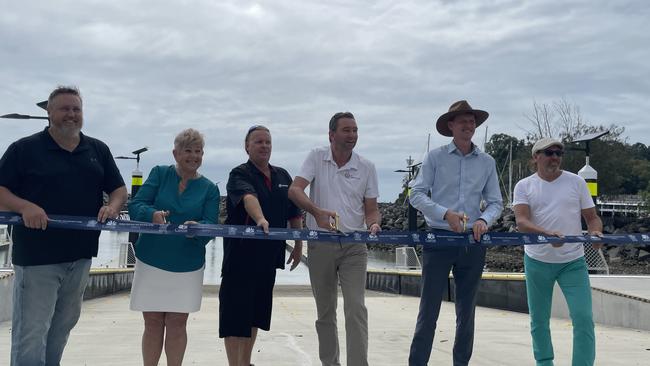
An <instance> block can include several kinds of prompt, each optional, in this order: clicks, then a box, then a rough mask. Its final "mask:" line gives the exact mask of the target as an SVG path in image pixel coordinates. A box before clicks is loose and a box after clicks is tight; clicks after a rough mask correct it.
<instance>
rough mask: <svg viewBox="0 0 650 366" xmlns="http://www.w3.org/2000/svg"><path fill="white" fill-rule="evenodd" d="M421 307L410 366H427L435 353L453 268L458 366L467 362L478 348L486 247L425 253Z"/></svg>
mask: <svg viewBox="0 0 650 366" xmlns="http://www.w3.org/2000/svg"><path fill="white" fill-rule="evenodd" d="M422 262H423V264H422V295H421V297H420V311H419V313H418V319H417V323H416V325H415V334H414V335H413V341H412V342H411V351H410V354H409V366H426V365H427V363H428V362H429V357H430V356H431V348H432V345H433V336H434V334H435V331H436V322H437V321H438V315H439V314H440V303H441V302H442V298H443V295H444V293H445V290H446V289H447V280H448V277H449V271H450V270H451V271H452V273H453V275H454V284H455V286H456V298H455V304H456V339H455V341H454V351H453V358H454V363H453V365H454V366H467V364H468V363H469V359H470V358H471V357H472V349H473V348H474V308H475V305H476V293H477V290H478V286H479V283H480V280H481V274H482V273H483V266H484V265H485V248H483V247H465V248H436V249H434V250H425V251H424V253H423V255H422Z"/></svg>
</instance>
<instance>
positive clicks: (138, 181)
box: [115, 146, 149, 267]
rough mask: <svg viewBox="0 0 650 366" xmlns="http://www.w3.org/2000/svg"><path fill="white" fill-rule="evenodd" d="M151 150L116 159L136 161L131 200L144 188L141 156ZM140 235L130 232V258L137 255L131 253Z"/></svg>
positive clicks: (132, 177)
mask: <svg viewBox="0 0 650 366" xmlns="http://www.w3.org/2000/svg"><path fill="white" fill-rule="evenodd" d="M147 150H149V148H148V147H146V146H145V147H143V148H141V149H137V150H134V151H132V152H131V154H134V155H135V156H116V157H115V159H128V160H135V169H134V170H133V171H132V172H131V199H133V198H134V197H135V195H136V194H137V193H138V190H140V187H142V171H141V170H140V154H142V153H143V152H145V151H147ZM138 237H139V234H138V233H132V232H129V242H130V243H131V245H130V246H128V249H127V250H128V251H129V254H128V257H129V258H130V257H133V258H135V254H134V253H131V251H132V250H133V249H132V248H133V245H135V242H136V241H138ZM127 267H132V265H130V264H127Z"/></svg>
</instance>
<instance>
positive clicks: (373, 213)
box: [366, 208, 381, 227]
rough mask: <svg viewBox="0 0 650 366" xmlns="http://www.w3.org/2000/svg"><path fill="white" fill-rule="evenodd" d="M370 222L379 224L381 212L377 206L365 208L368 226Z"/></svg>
mask: <svg viewBox="0 0 650 366" xmlns="http://www.w3.org/2000/svg"><path fill="white" fill-rule="evenodd" d="M372 224H379V225H381V214H380V213H379V208H375V209H368V210H366V225H367V226H368V227H370V226H371V225H372Z"/></svg>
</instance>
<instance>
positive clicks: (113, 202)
mask: <svg viewBox="0 0 650 366" xmlns="http://www.w3.org/2000/svg"><path fill="white" fill-rule="evenodd" d="M127 197H128V193H127V192H126V187H125V186H121V187H119V188H117V189H115V190H114V191H113V192H111V193H110V194H109V195H108V206H110V207H111V208H112V209H114V210H115V211H116V212H120V211H121V210H122V207H124V203H125V202H126V199H127Z"/></svg>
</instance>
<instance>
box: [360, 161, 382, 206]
mask: <svg viewBox="0 0 650 366" xmlns="http://www.w3.org/2000/svg"><path fill="white" fill-rule="evenodd" d="M377 181H378V180H377V169H376V168H375V164H373V163H371V162H369V163H368V184H367V185H366V191H365V192H364V194H363V196H364V197H365V198H377V197H379V184H378V182H377Z"/></svg>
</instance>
